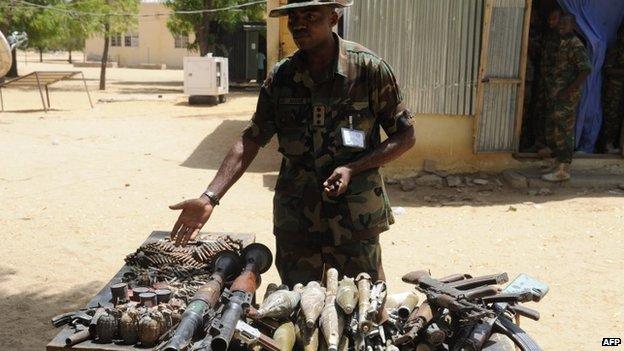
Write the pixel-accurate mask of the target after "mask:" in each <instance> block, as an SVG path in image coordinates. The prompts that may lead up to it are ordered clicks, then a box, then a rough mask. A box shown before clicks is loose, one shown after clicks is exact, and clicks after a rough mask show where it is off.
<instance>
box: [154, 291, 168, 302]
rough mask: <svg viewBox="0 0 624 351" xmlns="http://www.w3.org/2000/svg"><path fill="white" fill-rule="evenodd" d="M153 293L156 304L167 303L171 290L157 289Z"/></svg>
mask: <svg viewBox="0 0 624 351" xmlns="http://www.w3.org/2000/svg"><path fill="white" fill-rule="evenodd" d="M155 293H156V301H157V302H158V304H161V303H167V302H169V300H170V299H171V290H169V289H158V290H156V291H155Z"/></svg>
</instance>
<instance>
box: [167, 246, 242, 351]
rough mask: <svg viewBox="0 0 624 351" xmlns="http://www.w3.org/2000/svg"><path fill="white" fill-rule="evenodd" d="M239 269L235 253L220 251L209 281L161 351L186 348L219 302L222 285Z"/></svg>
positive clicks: (238, 261)
mask: <svg viewBox="0 0 624 351" xmlns="http://www.w3.org/2000/svg"><path fill="white" fill-rule="evenodd" d="M241 269H242V262H241V258H240V256H239V255H238V254H236V253H235V252H232V251H222V252H220V253H219V254H218V255H217V257H216V259H215V263H214V269H213V273H212V276H211V277H210V281H208V283H206V284H205V285H204V286H202V287H201V288H200V289H199V290H198V291H197V293H196V294H195V296H194V297H193V299H192V300H191V302H190V303H189V304H188V306H187V307H186V310H185V311H184V313H183V314H182V319H181V321H180V324H179V325H178V327H177V328H176V330H175V332H174V334H173V336H172V337H171V339H170V340H169V341H168V342H167V343H166V344H165V345H164V347H162V348H161V350H165V351H179V350H184V349H185V348H186V347H188V345H189V344H190V343H191V341H192V339H193V335H195V333H196V332H197V331H198V330H200V329H201V328H202V326H203V324H204V315H205V314H206V312H207V311H209V310H211V309H214V307H215V306H216V305H217V303H218V302H219V297H220V296H221V292H222V291H223V288H224V283H225V282H227V281H231V280H232V279H233V278H234V277H236V276H237V275H238V274H239V273H240V271H241Z"/></svg>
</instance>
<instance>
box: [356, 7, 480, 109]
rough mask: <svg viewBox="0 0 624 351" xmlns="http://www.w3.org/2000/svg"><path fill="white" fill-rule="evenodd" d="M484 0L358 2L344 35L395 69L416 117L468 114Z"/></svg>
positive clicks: (473, 95) (471, 105)
mask: <svg viewBox="0 0 624 351" xmlns="http://www.w3.org/2000/svg"><path fill="white" fill-rule="evenodd" d="M483 3H484V0H358V1H355V3H354V5H353V6H352V7H351V8H350V9H349V10H348V11H347V13H346V14H345V26H346V28H345V37H346V38H347V39H349V40H352V41H355V42H358V43H360V44H362V45H364V46H366V47H368V48H369V49H371V50H373V51H375V52H376V53H377V54H379V55H380V56H381V57H383V58H384V59H385V60H386V61H387V62H388V63H390V65H391V66H392V67H393V68H394V70H395V73H396V75H397V77H398V80H399V83H400V84H401V86H402V90H403V94H404V96H405V100H406V102H407V104H408V106H409V108H410V109H411V110H412V111H413V112H415V113H426V114H446V115H448V114H457V115H472V114H474V112H475V104H476V80H477V74H478V68H479V55H480V50H481V31H482V28H481V27H482V18H483V15H482V14H483Z"/></svg>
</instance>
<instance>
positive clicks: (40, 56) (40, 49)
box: [38, 48, 43, 62]
mask: <svg viewBox="0 0 624 351" xmlns="http://www.w3.org/2000/svg"><path fill="white" fill-rule="evenodd" d="M38 49H39V62H43V48H38Z"/></svg>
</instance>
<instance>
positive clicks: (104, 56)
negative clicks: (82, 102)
mask: <svg viewBox="0 0 624 351" xmlns="http://www.w3.org/2000/svg"><path fill="white" fill-rule="evenodd" d="M109 42H110V22H108V21H106V23H105V24H104V51H102V66H101V68H100V90H106V64H108V43H109Z"/></svg>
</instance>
